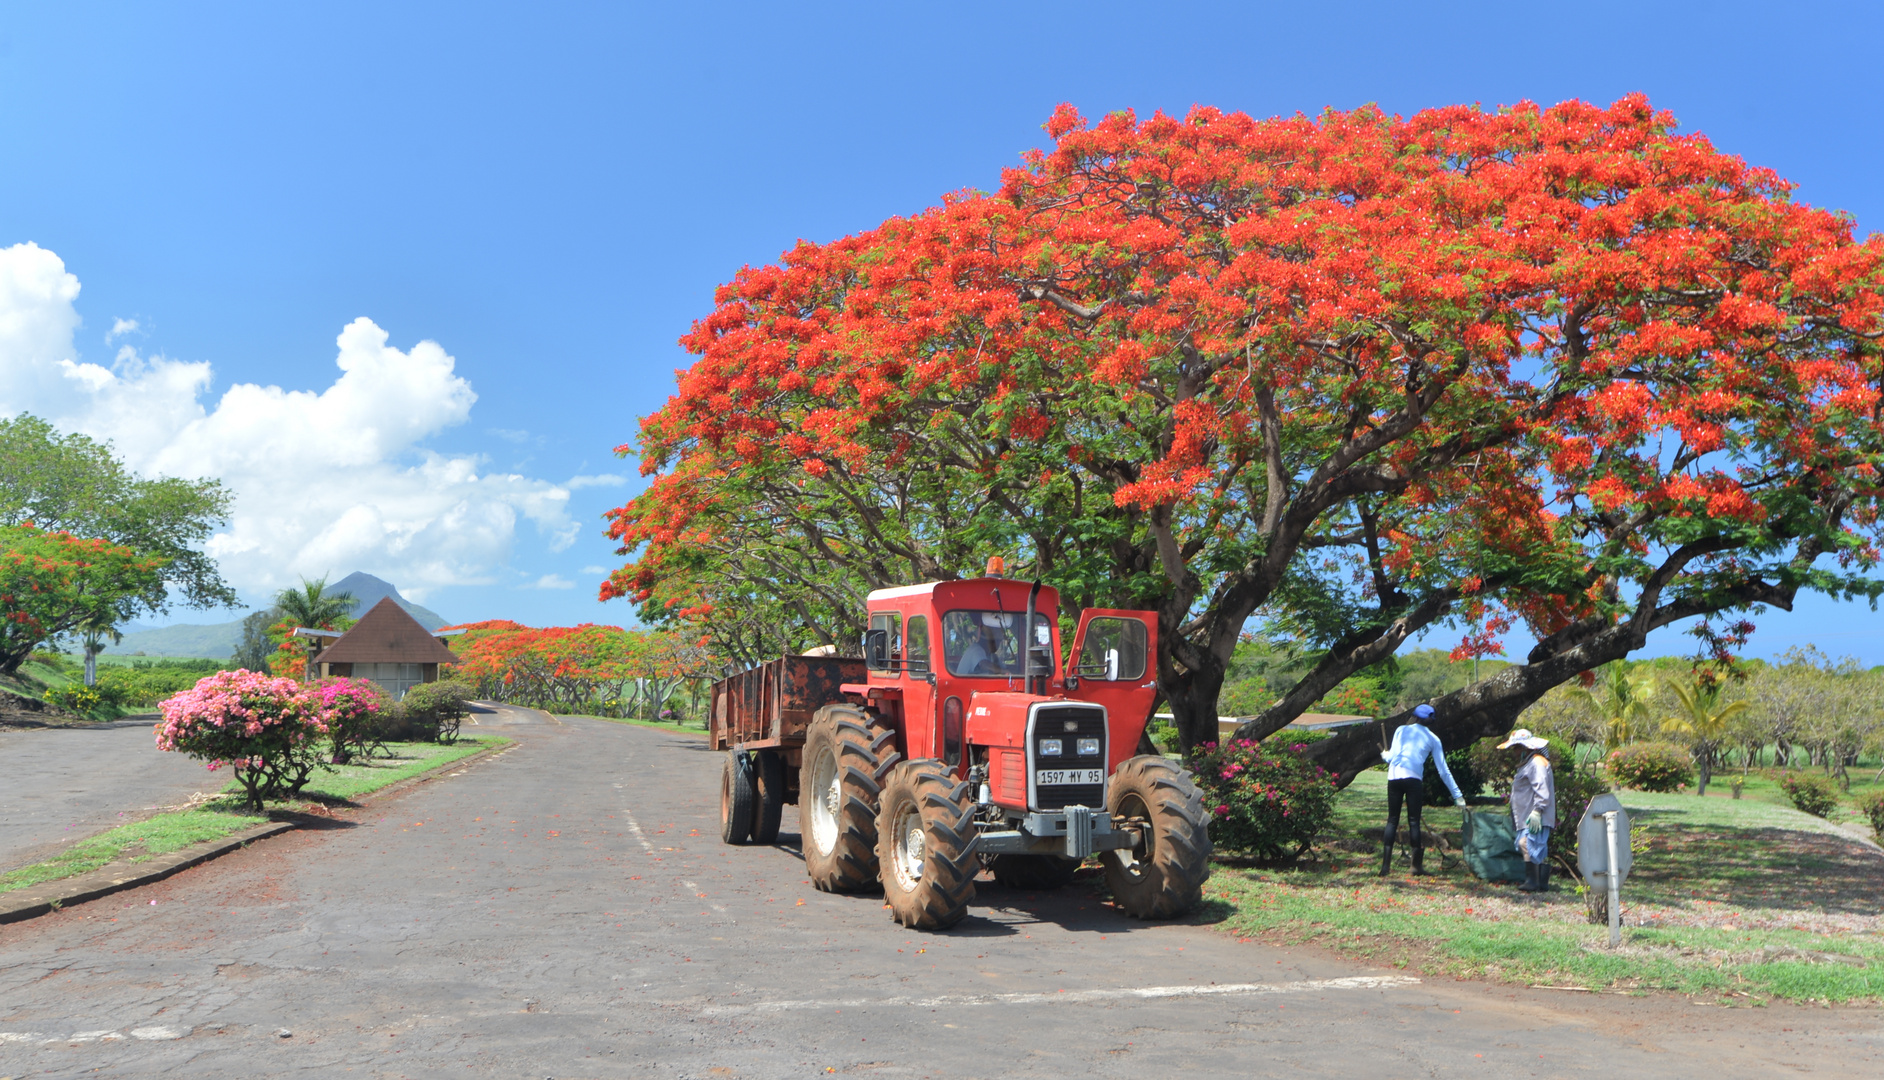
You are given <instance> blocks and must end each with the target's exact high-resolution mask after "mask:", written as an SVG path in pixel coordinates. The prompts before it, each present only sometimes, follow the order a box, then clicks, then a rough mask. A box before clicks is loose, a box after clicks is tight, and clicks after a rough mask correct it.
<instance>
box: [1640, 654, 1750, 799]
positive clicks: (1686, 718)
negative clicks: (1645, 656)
mask: <svg viewBox="0 0 1884 1080" xmlns="http://www.w3.org/2000/svg"><path fill="white" fill-rule="evenodd" d="M1724 688H1725V687H1724V684H1723V683H1722V682H1721V681H1720V680H1719V679H1710V678H1706V677H1703V675H1702V674H1701V673H1697V674H1696V676H1695V677H1694V678H1693V679H1691V680H1689V681H1687V682H1675V683H1670V684H1668V691H1669V693H1671V694H1673V695H1674V696H1675V701H1676V702H1677V703H1678V708H1677V709H1676V712H1675V714H1674V715H1673V716H1670V717H1668V718H1667V719H1665V720H1663V721H1662V734H1664V735H1672V736H1677V737H1680V738H1683V739H1685V740H1687V742H1688V745H1689V748H1690V750H1691V752H1692V753H1693V754H1694V764H1695V765H1696V767H1698V768H1699V769H1700V772H1701V780H1700V786H1699V788H1698V789H1697V792H1696V793H1697V794H1700V795H1706V794H1707V782H1708V780H1709V779H1711V778H1712V777H1713V775H1714V758H1715V756H1716V755H1717V754H1718V753H1719V752H1720V748H1721V746H1722V745H1724V744H1725V743H1726V741H1727V736H1728V732H1729V730H1730V727H1729V725H1730V724H1731V723H1732V721H1733V719H1734V717H1736V716H1739V715H1740V714H1741V713H1743V712H1746V711H1747V710H1748V709H1750V708H1752V705H1751V704H1749V703H1748V702H1746V701H1723V700H1721V696H1722V690H1723V689H1724Z"/></svg>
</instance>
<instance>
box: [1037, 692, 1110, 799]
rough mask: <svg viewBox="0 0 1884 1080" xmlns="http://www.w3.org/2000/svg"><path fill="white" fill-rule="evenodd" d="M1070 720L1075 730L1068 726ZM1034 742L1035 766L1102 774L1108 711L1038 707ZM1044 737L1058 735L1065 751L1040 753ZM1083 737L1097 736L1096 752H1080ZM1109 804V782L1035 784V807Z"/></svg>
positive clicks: (1072, 707) (1054, 737) (1104, 763)
mask: <svg viewBox="0 0 1884 1080" xmlns="http://www.w3.org/2000/svg"><path fill="white" fill-rule="evenodd" d="M1069 724H1071V726H1072V730H1070V731H1069V730H1067V728H1068V725H1069ZM1033 738H1034V744H1033V745H1032V746H1030V747H1028V749H1029V750H1030V751H1032V754H1031V756H1032V758H1033V766H1034V768H1035V769H1098V770H1099V772H1100V774H1101V775H1103V774H1104V773H1105V768H1106V714H1105V710H1104V709H1099V708H1095V707H1093V706H1090V705H1056V706H1051V707H1048V708H1043V709H1037V710H1035V712H1034V735H1033ZM1042 739H1059V740H1060V745H1061V747H1062V749H1063V751H1064V752H1063V753H1061V754H1059V755H1058V756H1055V757H1046V756H1043V755H1042V754H1041V753H1040V741H1041V740H1042ZM1080 739H1098V740H1099V752H1098V753H1097V754H1085V755H1081V754H1077V753H1075V752H1074V751H1075V750H1077V749H1078V747H1079V741H1078V740H1080ZM1105 805H1106V786H1105V783H1104V782H1103V781H1102V782H1100V783H1097V784H1040V785H1037V786H1036V787H1035V788H1034V809H1036V810H1064V809H1065V808H1067V807H1069V806H1090V807H1092V808H1093V809H1095V810H1102V809H1104V808H1105Z"/></svg>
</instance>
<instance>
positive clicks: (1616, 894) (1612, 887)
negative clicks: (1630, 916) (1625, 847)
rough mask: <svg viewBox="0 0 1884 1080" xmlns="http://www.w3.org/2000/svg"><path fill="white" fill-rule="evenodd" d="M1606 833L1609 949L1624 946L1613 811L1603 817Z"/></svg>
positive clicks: (1605, 872) (1614, 814)
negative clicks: (1607, 838) (1607, 836)
mask: <svg viewBox="0 0 1884 1080" xmlns="http://www.w3.org/2000/svg"><path fill="white" fill-rule="evenodd" d="M1603 826H1604V831H1606V832H1607V833H1608V834H1609V866H1608V867H1606V868H1605V869H1604V874H1605V875H1606V876H1607V877H1608V878H1609V947H1610V948H1612V949H1613V948H1615V947H1616V946H1618V945H1620V944H1622V882H1621V881H1620V880H1619V878H1620V876H1621V875H1619V874H1617V873H1616V867H1617V866H1618V865H1619V864H1618V862H1617V860H1616V812H1615V811H1614V810H1611V811H1610V812H1609V813H1607V814H1604V815H1603Z"/></svg>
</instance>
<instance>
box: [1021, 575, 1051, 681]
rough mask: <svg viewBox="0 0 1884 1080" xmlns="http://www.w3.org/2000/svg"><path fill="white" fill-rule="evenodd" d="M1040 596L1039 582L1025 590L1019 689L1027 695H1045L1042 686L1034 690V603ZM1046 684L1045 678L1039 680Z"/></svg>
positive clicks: (1036, 580)
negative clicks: (1025, 601)
mask: <svg viewBox="0 0 1884 1080" xmlns="http://www.w3.org/2000/svg"><path fill="white" fill-rule="evenodd" d="M1039 596H1040V582H1039V580H1038V579H1035V581H1034V587H1033V588H1031V589H1028V590H1027V622H1026V623H1025V624H1023V625H1022V626H1021V688H1022V689H1023V690H1025V691H1026V692H1027V693H1029V694H1045V693H1046V692H1047V688H1046V687H1045V686H1044V685H1043V686H1041V687H1040V688H1039V689H1038V690H1036V689H1034V601H1035V599H1036V598H1038V597H1039ZM1041 682H1042V683H1045V682H1046V679H1045V678H1042V679H1041Z"/></svg>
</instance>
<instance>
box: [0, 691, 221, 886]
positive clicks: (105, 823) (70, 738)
mask: <svg viewBox="0 0 1884 1080" xmlns="http://www.w3.org/2000/svg"><path fill="white" fill-rule="evenodd" d="M228 782H229V774H228V773H212V772H209V771H207V770H206V769H204V768H203V763H202V762H200V761H194V760H191V759H190V758H188V757H185V756H184V755H182V754H167V753H164V752H163V751H161V750H159V749H157V743H156V735H155V733H154V732H152V730H151V721H150V720H149V719H144V720H120V721H117V722H115V723H109V724H83V725H78V724H75V725H73V726H71V727H46V728H13V729H8V730H0V871H5V870H11V869H13V868H14V867H17V866H24V865H26V864H28V863H33V862H37V861H38V860H40V859H42V858H44V857H45V856H47V855H50V854H52V853H53V852H54V851H57V850H58V849H59V848H62V847H64V846H65V845H67V844H69V843H71V842H72V841H74V840H79V839H83V838H84V837H87V836H90V835H91V834H93V833H96V832H99V831H101V830H103V829H108V828H111V827H112V826H114V825H119V824H122V823H123V822H125V821H135V820H138V819H141V818H144V817H148V816H149V815H150V813H151V812H152V811H154V810H156V809H157V808H159V807H164V806H176V805H179V804H182V803H186V802H188V801H189V799H190V796H191V795H193V794H194V793H196V792H198V791H203V792H215V791H221V790H222V788H223V785H225V784H227V783H228Z"/></svg>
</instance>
